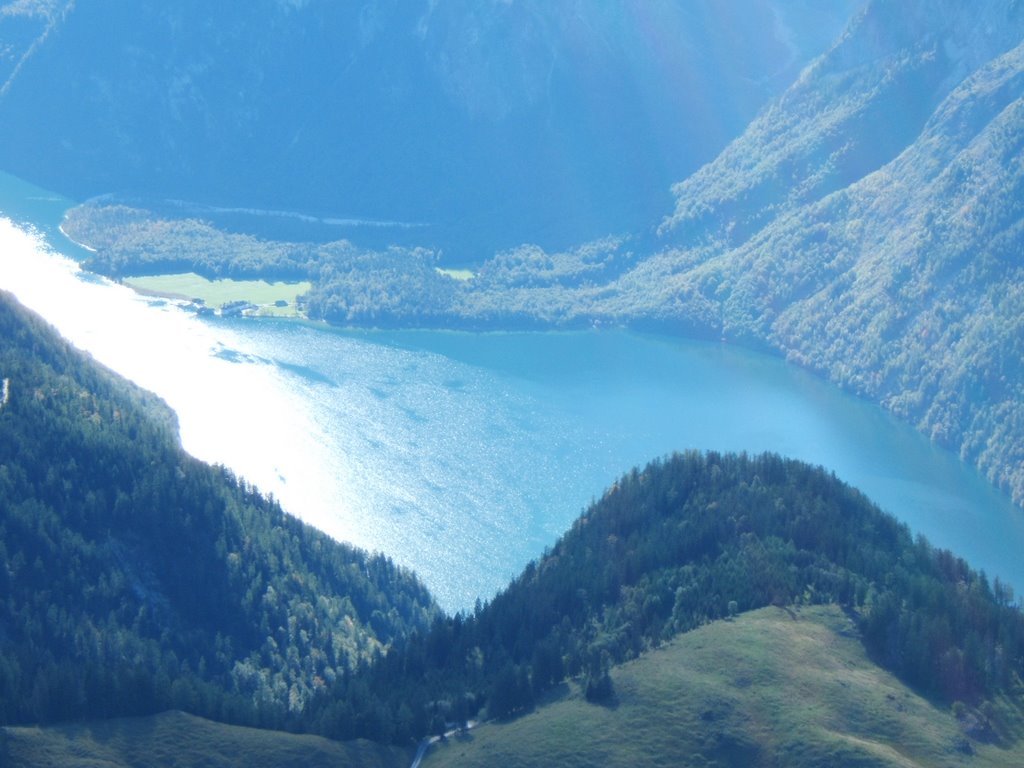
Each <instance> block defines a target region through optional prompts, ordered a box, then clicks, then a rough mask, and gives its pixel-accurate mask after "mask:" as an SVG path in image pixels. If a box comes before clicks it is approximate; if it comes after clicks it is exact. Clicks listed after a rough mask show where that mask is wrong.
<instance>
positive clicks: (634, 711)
mask: <svg viewBox="0 0 1024 768" xmlns="http://www.w3.org/2000/svg"><path fill="white" fill-rule="evenodd" d="M612 679H613V683H614V687H615V694H616V699H615V701H614V703H613V704H612V705H611V706H599V705H594V704H589V703H588V702H587V701H586V700H585V699H584V697H583V696H582V694H581V692H580V691H579V689H578V687H577V686H576V685H575V684H571V685H568V686H564V687H563V689H562V691H561V692H560V693H559V694H557V695H556V696H555V697H554V698H553V700H551V701H548V702H546V703H544V704H543V705H542V706H540V707H538V708H537V710H536V711H534V712H533V713H531V714H528V715H525V716H523V717H521V718H519V719H517V720H514V721H511V722H507V723H498V724H493V723H490V724H485V725H483V726H480V727H479V728H477V729H474V730H473V731H471V732H470V733H469V734H467V735H465V736H462V737H459V738H455V739H451V740H450V741H449V742H448V743H447V744H445V745H441V746H438V747H435V748H434V749H433V750H432V752H431V753H430V754H429V756H428V759H427V760H426V761H425V765H426V766H427V768H437V767H440V766H448V765H452V766H456V765H457V766H491V765H502V766H507V767H509V768H516V767H517V766H528V765H542V764H547V765H559V766H581V767H582V766H592V765H601V766H635V765H645V766H712V765H717V766H740V765H742V766H769V765H770V766H779V765H785V766H822V765H842V766H959V765H964V766H978V767H979V768H980V767H982V766H985V767H988V766H1020V765H1024V747H1022V745H1021V744H1020V743H1012V742H1011V741H1010V740H1008V739H1005V738H1004V739H1003V740H1002V742H1001V743H995V742H997V741H999V740H998V738H995V735H994V738H993V742H992V743H985V741H977V740H972V741H970V742H969V744H968V739H967V738H966V737H965V735H964V732H963V726H962V724H961V723H959V722H958V721H957V720H956V718H954V717H953V715H952V713H951V712H950V710H949V708H948V707H945V706H938V705H935V704H934V703H932V702H930V701H928V700H926V699H924V698H922V697H921V696H919V695H917V694H916V693H914V692H913V691H912V690H910V689H908V688H907V687H906V686H904V685H903V684H902V683H901V682H900V681H899V680H897V679H896V678H895V677H894V676H892V675H891V674H889V673H888V672H886V671H884V670H882V669H881V668H880V667H878V666H877V665H875V664H874V663H872V662H871V660H870V659H869V658H868V657H867V656H866V654H865V652H864V648H863V646H862V644H861V643H860V640H859V639H858V637H857V634H856V630H855V627H854V625H853V623H852V622H851V621H850V620H849V619H848V618H847V617H846V616H845V615H844V614H843V613H842V612H841V611H840V610H839V609H838V608H834V607H805V608H802V609H793V610H788V611H787V610H782V609H777V608H768V609H764V610H760V611H754V612H751V613H748V614H744V615H742V616H739V617H737V618H736V619H735V620H734V621H721V622H716V623H714V624H711V625H708V626H706V627H703V628H701V629H699V630H696V631H694V632H690V633H688V634H686V635H683V636H681V637H679V638H677V639H676V640H675V641H673V642H672V643H671V644H669V645H667V646H665V647H663V648H661V649H658V650H655V651H652V652H650V653H647V654H645V655H644V656H643V657H641V658H640V659H637V660H635V661H632V662H629V663H627V664H624V665H621V666H619V667H616V668H615V669H613V671H612ZM993 720H997V721H998V722H999V723H1000V724H1002V725H1001V726H1000V727H1002V728H1003V729H1004V730H1005V731H1006V733H1008V734H1013V733H1019V730H1020V727H1021V724H1022V723H1024V716H1022V711H1021V702H1020V701H1013V700H1011V699H1009V698H1003V699H1001V700H999V701H998V702H996V717H994V718H993ZM965 749H969V750H970V751H971V752H973V753H974V754H967V753H966V752H965V751H963V750H965Z"/></svg>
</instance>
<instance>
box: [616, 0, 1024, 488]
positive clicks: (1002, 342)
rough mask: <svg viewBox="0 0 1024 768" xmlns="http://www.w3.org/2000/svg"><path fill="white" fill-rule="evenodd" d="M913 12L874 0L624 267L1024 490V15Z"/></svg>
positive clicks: (716, 323) (974, 10) (682, 194)
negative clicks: (633, 266)
mask: <svg viewBox="0 0 1024 768" xmlns="http://www.w3.org/2000/svg"><path fill="white" fill-rule="evenodd" d="M915 8H918V4H913V3H886V2H876V3H874V4H872V5H871V6H869V8H868V10H867V11H866V12H865V14H864V16H863V18H862V19H861V21H860V23H859V25H855V26H853V27H852V28H851V30H850V32H849V33H848V34H847V36H846V37H844V38H843V39H842V40H841V41H840V42H839V43H838V44H837V46H836V47H835V48H834V49H833V50H832V51H831V52H830V53H829V54H828V55H826V56H825V57H823V58H822V59H821V60H819V61H818V62H816V63H815V65H814V66H812V67H811V68H810V69H809V70H808V71H807V72H805V73H804V75H803V77H802V78H801V79H800V81H798V83H797V84H796V85H794V86H793V88H791V89H790V91H788V92H787V93H786V94H785V95H784V96H783V97H782V98H781V99H780V100H779V101H778V102H777V103H776V104H775V105H774V106H773V107H772V108H771V109H770V110H768V112H767V113H766V114H765V115H764V116H762V118H760V119H759V120H758V121H755V123H754V124H752V126H751V127H750V128H749V129H748V131H747V132H746V133H745V134H744V136H743V137H742V138H741V139H739V140H737V141H736V142H735V143H734V144H733V145H732V146H731V147H730V148H729V149H728V150H727V151H726V152H725V153H723V154H722V156H720V157H719V159H718V160H716V161H715V163H713V164H711V165H709V166H707V167H706V168H704V169H702V171H700V172H699V173H698V174H696V175H695V176H694V177H692V178H691V179H689V180H687V181H686V182H684V183H682V184H680V185H678V187H677V188H676V193H677V199H678V202H677V207H676V212H675V214H674V215H673V216H672V217H670V218H669V219H667V220H666V222H665V223H664V225H663V231H664V232H665V236H666V237H667V238H671V239H676V240H678V241H680V242H683V243H687V242H688V243H689V244H688V245H684V246H683V247H681V248H673V249H670V250H667V251H665V252H663V253H661V254H659V255H657V256H655V257H654V258H652V259H651V260H650V261H649V262H648V263H646V264H645V265H643V267H642V272H643V275H642V277H641V275H640V274H637V275H634V276H632V278H631V279H632V280H634V281H638V280H643V283H642V284H643V285H651V284H655V283H658V284H661V285H662V286H663V288H662V290H663V295H664V293H673V292H675V293H676V294H677V295H679V296H683V297H685V298H684V299H682V305H683V306H682V307H681V308H680V314H681V315H683V316H686V315H688V314H689V315H690V316H691V317H692V319H693V320H694V321H698V318H699V321H701V322H705V323H713V327H717V328H718V329H720V330H721V332H722V334H723V335H725V336H726V337H729V338H738V339H748V340H755V341H757V342H764V343H767V344H769V345H771V346H772V347H774V348H776V349H778V350H779V351H781V352H783V353H784V354H786V355H787V356H789V357H790V358H791V359H794V360H796V361H798V362H800V363H802V364H804V365H808V366H810V367H813V368H816V369H818V370H821V371H822V372H824V373H825V374H826V375H827V376H829V377H830V378H832V379H833V380H834V381H836V382H838V383H840V384H842V385H843V386H846V387H849V388H851V389H853V390H854V391H856V392H858V393H860V394H863V395H865V396H867V397H870V398H872V399H875V400H877V401H879V402H880V403H882V404H883V405H884V406H886V407H887V408H889V409H891V410H893V411H894V412H896V413H897V414H899V415H901V416H903V417H904V418H906V419H908V420H910V421H911V422H912V423H914V424H916V425H917V426H918V427H919V428H921V429H922V430H923V431H924V432H925V433H926V434H929V435H930V436H931V437H933V438H934V439H936V440H938V441H939V442H940V443H941V444H943V445H946V446H949V447H951V448H953V449H954V450H955V451H958V452H959V453H960V455H961V456H962V457H963V458H964V459H965V460H967V461H970V462H972V463H976V464H977V465H978V466H979V468H980V469H982V471H983V472H985V473H986V474H987V475H988V477H989V478H990V479H992V480H993V481H994V482H995V483H996V484H998V485H1000V486H1002V487H1004V488H1007V489H1009V490H1010V491H1011V493H1012V494H1013V497H1014V499H1015V500H1016V501H1017V502H1018V503H1021V502H1024V384H1022V381H1024V379H1022V377H1021V373H1022V371H1024V365H1022V364H1024V325H1022V319H1021V318H1022V312H1021V310H1022V308H1024V262H1022V260H1021V254H1022V253H1024V215H1022V214H1024V208H1022V199H1024V198H1022V193H1024V189H1022V178H1024V170H1022V166H1021V149H1022V143H1024V47H1022V46H1021V40H1022V38H1024V10H1022V9H1021V8H1020V7H1019V6H1017V5H1016V4H1014V3H1004V2H998V1H996V0H993V1H992V2H986V3H978V4H970V5H969V6H968V5H964V4H962V3H924V4H921V6H920V8H919V9H918V12H916V13H915V12H914V9H915ZM883 33H884V34H883ZM871 35H873V36H875V37H874V38H873V39H877V41H878V42H877V43H876V48H877V50H876V51H875V54H876V55H875V56H867V55H864V54H863V51H864V50H865V48H867V47H869V44H868V43H865V42H864V41H863V38H864V37H867V36H871ZM854 43H858V44H857V45H854ZM848 49H850V50H849V51H848ZM854 52H857V53H859V54H860V56H859V58H858V57H857V56H855V53H854ZM837 93H838V94H842V98H835V94H837ZM880 137H884V139H885V141H879V138H880ZM850 182H852V183H850ZM698 241H699V243H698ZM638 272H639V271H638ZM636 300H637V301H638V302H639V301H642V300H643V299H642V298H641V297H640V296H636ZM691 313H692V314H691Z"/></svg>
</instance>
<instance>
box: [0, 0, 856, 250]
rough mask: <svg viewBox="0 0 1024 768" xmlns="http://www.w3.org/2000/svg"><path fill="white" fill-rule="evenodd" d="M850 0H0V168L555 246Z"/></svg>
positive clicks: (785, 69) (655, 190)
mask: <svg viewBox="0 0 1024 768" xmlns="http://www.w3.org/2000/svg"><path fill="white" fill-rule="evenodd" d="M857 1H858V0H839V1H838V2H830V3H828V4H827V5H824V6H823V5H822V4H820V3H815V2H810V1H809V0H729V2H721V0H714V1H712V0H696V1H689V0H688V1H687V2H678V1H675V0H673V1H670V2H658V3H639V4H637V3H623V4H619V3H610V4H609V3H603V2H598V1H597V0H584V2H583V3H578V2H569V1H568V0H558V1H556V2H547V1H545V0H515V2H503V1H501V0H485V1H484V2H476V1H469V0H446V1H445V2H440V3H435V2H426V0H413V1H410V2H396V1H395V0H373V1H368V2H346V3H335V2H328V1H327V0H309V1H308V2H281V1H279V0H259V1H258V2H252V3H246V4H244V5H237V4H236V5H231V6H225V5H211V4H209V3H200V2H195V0H175V1H174V2H153V1H152V0H141V1H140V2H135V3H127V4H114V5H112V4H109V3H102V2H95V0H77V2H57V0H38V1H37V2H6V3H0V77H4V82H3V83H2V85H0V167H3V168H4V169H5V170H7V171H9V172H12V173H14V174H15V175H18V176H21V177H22V178H25V179H27V180H30V181H33V182H35V183H38V184H39V185H41V186H43V187H45V188H48V189H55V190H58V191H60V192H63V193H65V194H67V195H68V196H70V197H72V198H77V199H80V200H81V199H85V198H88V197H91V196H94V195H97V194H102V193H108V192H114V193H121V194H135V195H143V196H148V197H149V198H154V199H157V200H160V199H164V198H180V199H183V200H186V201H195V202H199V203H206V204H211V205H218V206H229V207H247V208H264V209H281V210H291V211H300V212H305V213H312V214H315V215H320V216H324V215H326V216H334V217H342V218H352V219H369V220H383V221H399V222H407V223H415V224H425V225H427V226H426V227H422V228H419V229H418V231H417V232H415V233H414V235H415V237H416V238H417V239H416V241H415V242H409V241H408V240H403V244H415V245H427V246H431V247H435V248H441V249H444V250H445V251H446V252H447V253H448V254H449V256H450V257H452V258H457V259H462V260H477V259H480V258H484V257H486V256H488V255H490V254H491V253H493V252H494V251H495V250H498V249H503V248H508V247H512V246H516V245H519V244H520V243H522V242H526V241H531V242H541V243H543V244H545V245H546V246H548V247H564V246H566V245H570V244H572V243H575V242H579V241H582V240H587V239H592V238H594V237H601V236H605V235H607V234H609V233H616V234H622V233H625V232H628V231H633V230H639V229H644V228H647V227H649V226H650V223H651V222H652V221H653V220H654V217H655V215H656V214H657V213H658V212H660V211H661V210H663V208H664V205H665V201H666V200H667V199H668V198H667V196H666V194H667V189H668V187H669V185H670V183H671V182H672V181H674V180H675V179H676V178H678V177H679V176H681V175H684V174H687V173H689V172H690V171H692V170H694V169H696V168H697V167H698V166H699V165H700V164H701V163H703V162H706V161H708V160H710V159H711V158H712V157H713V156H714V155H715V153H716V152H717V151H719V150H720V149H721V148H722V147H723V146H724V145H725V143H726V142H727V141H728V140H729V139H730V138H732V137H734V136H736V135H737V134H738V133H739V132H740V131H741V130H742V129H743V126H744V125H745V124H746V123H747V122H748V121H749V120H750V119H751V118H752V117H753V116H754V115H755V114H756V112H757V110H758V109H759V108H760V107H761V106H762V105H763V104H764V102H765V101H766V99H768V98H769V97H771V96H772V95H775V94H777V93H778V92H779V91H780V90H781V89H782V88H784V87H785V86H786V84H787V83H788V82H789V80H790V79H791V78H792V77H793V76H794V75H795V74H796V73H797V72H798V71H799V69H800V67H801V66H803V65H804V64H805V63H806V62H807V61H808V60H809V59H810V58H812V57H813V56H814V55H816V54H817V53H818V52H820V51H821V50H822V49H823V48H824V47H825V46H826V45H827V44H828V42H829V41H830V40H831V38H832V37H833V36H834V35H835V34H836V33H837V32H838V31H839V30H840V29H841V28H842V25H843V24H844V23H845V21H846V19H847V17H848V15H849V13H850V11H851V9H852V8H853V7H854V5H855V3H856V2H857ZM3 44H6V46H5V45H3ZM246 222H247V224H248V225H256V224H257V223H259V222H258V220H257V219H254V218H251V217H250V218H248V219H246ZM271 223H272V224H273V225H275V226H278V225H280V224H281V223H282V222H280V221H273V222H271ZM263 224H264V225H266V224H267V222H263ZM353 233H354V234H357V235H359V237H362V238H366V239H368V240H369V239H371V238H375V237H378V236H379V233H378V232H377V231H376V230H374V229H372V228H369V229H368V228H361V229H360V228H356V229H354V230H353V229H344V230H341V231H340V234H339V233H336V235H335V236H347V237H351V236H352V235H353ZM277 234H278V236H280V233H279V232H278V233H277ZM387 236H388V237H392V238H405V237H407V233H404V232H403V231H402V230H400V229H391V230H389V231H388V232H387ZM357 239H358V238H357ZM365 244H367V245H381V244H384V245H386V244H388V243H386V242H385V243H378V242H367V243H365Z"/></svg>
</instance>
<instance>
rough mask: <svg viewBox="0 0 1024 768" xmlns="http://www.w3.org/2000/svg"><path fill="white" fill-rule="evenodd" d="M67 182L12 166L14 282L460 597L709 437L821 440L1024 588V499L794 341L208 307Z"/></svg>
mask: <svg viewBox="0 0 1024 768" xmlns="http://www.w3.org/2000/svg"><path fill="white" fill-rule="evenodd" d="M68 205H69V203H68V201H65V200H62V199H60V198H59V197H57V196H55V195H50V194H47V193H45V192H42V191H41V190H38V189H35V188H32V187H30V186H28V185H26V184H24V183H22V182H20V181H18V180H17V179H13V178H11V177H9V176H2V175H0V216H3V217H5V220H0V289H4V290H8V291H11V292H13V293H14V294H15V295H16V296H18V297H19V299H20V300H21V301H22V302H23V303H25V304H26V305H27V306H29V307H31V308H33V309H34V310H35V311H37V312H39V313H40V314H41V315H43V316H44V317H45V318H47V320H49V321H50V322H51V323H53V324H54V325H55V326H56V327H57V328H58V330H60V331H61V333H62V334H64V335H65V336H66V337H68V338H69V339H71V340H72V342H73V343H75V344H76V345H77V346H79V347H81V348H83V349H85V350H87V351H89V352H90V353H91V354H92V355H93V356H94V357H96V358H97V359H98V360H100V361H101V362H103V363H105V364H106V365H108V366H109V367H111V368H113V369H114V370H116V371H118V372H120V373H122V374H124V375H125V376H127V377H129V378H131V379H133V380H135V381H137V382H138V383H139V384H141V385H142V386H145V387H146V388H148V389H152V390H153V391H155V392H157V393H158V394H159V395H161V396H162V397H163V398H164V399H165V400H167V402H168V403H169V404H170V405H171V406H172V407H173V408H174V409H175V410H176V412H177V413H178V417H179V422H180V425H181V435H182V442H183V445H184V446H185V448H186V449H187V450H189V451H190V452H191V453H193V454H194V455H196V456H198V457H200V458H202V459H204V460H207V461H215V462H220V463H223V464H225V465H227V466H229V467H231V468H232V469H233V470H234V471H235V472H237V473H238V474H240V475H242V476H244V477H246V478H247V479H248V480H249V481H251V482H253V483H255V484H256V485H257V486H259V487H260V488H261V489H263V490H264V491H266V492H270V493H273V495H274V496H275V497H276V498H278V499H279V500H280V501H281V502H282V504H283V505H284V507H285V508H286V509H288V510H289V511H291V512H293V513H295V514H297V515H298V516H300V517H302V518H303V519H305V520H307V521H309V522H310V523H312V524H314V525H316V526H317V527H319V528H321V529H323V530H325V531H326V532H328V533H330V534H331V535H333V536H335V537H336V538H339V539H342V540H345V541H350V542H353V543H355V544H357V545H359V546H361V547H364V548H367V549H370V550H378V551H382V552H384V553H386V554H388V555H390V556H391V557H393V558H394V559H395V560H396V561H397V562H399V563H401V564H403V565H406V566H409V567H411V568H413V569H415V570H416V571H417V573H419V574H420V576H421V577H422V578H423V579H424V580H425V581H426V583H427V585H428V586H429V587H430V588H431V589H432V591H433V592H434V594H435V595H436V596H437V598H438V600H439V601H440V602H441V604H442V605H443V606H444V607H446V608H448V609H452V610H457V609H460V608H471V607H472V605H473V603H474V601H475V600H476V599H477V598H478V597H479V598H483V599H486V598H488V597H490V596H492V595H493V594H494V593H495V591H496V590H498V589H500V588H501V587H502V586H503V585H504V584H505V583H507V581H508V580H509V578H510V577H512V576H514V575H515V574H516V573H518V572H519V571H520V569H521V568H522V567H523V566H524V565H525V564H526V563H527V562H528V561H529V560H531V559H533V558H536V557H538V556H540V555H541V554H542V553H543V551H544V549H545V547H548V546H550V545H551V544H553V543H554V541H555V540H556V538H557V537H558V536H559V535H560V534H561V533H562V532H563V531H564V530H565V529H566V528H567V527H568V526H569V524H570V523H571V522H572V520H573V519H574V518H575V517H576V516H577V515H578V514H579V512H580V511H581V510H582V509H583V508H584V507H585V506H586V505H587V504H588V503H589V502H590V501H591V500H592V499H594V498H597V497H599V496H600V495H601V494H602V493H603V491H604V489H605V488H606V487H608V486H609V485H610V484H611V483H612V482H613V481H614V480H615V479H616V477H618V476H619V475H620V474H622V473H624V472H626V471H627V470H628V469H629V468H631V467H633V466H635V465H638V464H643V463H646V462H647V461H649V460H651V459H653V458H655V457H659V456H663V455H665V454H667V453H669V452H671V451H677V450H685V449H690V448H697V449H714V450H720V451H726V450H728V451H741V450H746V451H748V452H759V451H764V450H771V451H776V452H778V453H781V454H784V455H787V456H792V457H795V458H799V459H803V460H806V461H809V462H812V463H815V464H821V465H823V466H825V467H826V468H828V469H830V470H832V471H834V472H835V474H836V475H837V476H839V477H840V478H841V479H843V480H845V481H847V482H849V483H851V484H852V485H855V486H857V487H858V488H860V489H861V490H863V491H864V492H865V493H866V494H867V495H868V496H870V497H871V498H872V499H873V500H875V501H876V502H877V503H878V504H879V505H880V506H882V507H883V508H884V509H887V510H889V511H891V512H892V513H893V514H895V515H896V516H897V517H898V518H900V519H901V520H903V521H905V522H907V523H908V524H909V525H910V526H911V528H912V529H913V530H914V531H915V532H920V533H923V534H925V535H926V536H928V538H929V539H931V540H932V541H933V543H935V544H937V545H939V546H943V547H948V548H950V549H953V550H954V551H955V552H956V553H957V554H960V555H962V556H964V557H966V558H967V559H968V560H969V561H970V562H971V563H972V564H973V565H975V566H976V567H980V568H984V569H985V571H986V572H987V573H988V574H989V576H990V577H991V576H996V575H998V576H1000V577H1001V578H1003V579H1004V580H1006V581H1008V582H1010V583H1011V584H1013V585H1014V586H1015V587H1016V588H1017V589H1018V591H1020V590H1021V588H1024V559H1022V558H1021V557H1020V553H1021V552H1024V513H1022V512H1021V511H1020V510H1018V509H1017V508H1015V507H1014V506H1013V505H1012V504H1011V503H1010V502H1009V499H1008V497H1006V496H1005V495H1004V494H1002V493H1000V492H998V491H997V490H996V489H994V488H993V487H992V486H990V485H989V484H988V483H986V482H985V481H984V479H983V478H982V477H980V476H979V475H978V473H977V472H975V471H974V470H973V469H972V468H970V467H968V466H966V465H964V464H963V463H962V462H960V461H959V460H958V459H957V458H956V457H955V456H954V455H952V454H950V453H949V452H947V451H944V450H940V449H938V448H936V447H935V446H933V445H931V444H930V443H929V442H928V441H927V440H926V439H925V438H924V437H923V436H921V435H919V434H918V433H916V432H915V431H914V430H913V429H912V428H910V427H909V426H907V425H905V424H902V423H899V422H897V421H896V420H894V419H893V418H891V417H890V416H888V415H887V414H886V413H885V412H883V411H882V410H881V409H879V408H877V407H875V406H873V405H871V404H869V403H866V402H863V401H861V400H858V399H857V398H854V397H852V396H849V395H847V394H845V393H843V392H842V391H840V390H838V389H836V388H834V387H832V386H830V385H829V384H827V383H825V382H824V381H822V380H820V379H818V378H816V377H815V376H812V375H810V374H809V373H807V372H805V371H802V370H800V369H797V368H794V367H791V366H789V365H787V364H785V363H784V362H782V361H781V360H778V359H776V358H773V357H770V356H766V355H763V354H759V353H754V352H750V351H748V350H744V349H740V348H736V347H733V346H730V345H726V344H719V343H709V342H697V341H688V340H683V339H678V338H668V337H659V336H650V335H643V334H637V333H631V332H627V331H608V330H602V331H592V332H579V333H487V334H472V333H461V332H434V331H430V332H428V331H404V332H383V331H379V332H378V331H340V330H336V329H330V328H326V327H323V326H317V325H312V324H304V323H299V322H289V321H273V320H245V319H236V320H222V319H218V318H210V319H200V318H198V317H196V316H195V315H193V314H189V313H187V312H185V311H184V310H182V309H181V308H179V307H177V306H175V305H174V304H172V303H166V302H162V301H155V300H152V299H145V298H142V297H139V296H137V295H135V294H134V293H133V292H132V291H130V290H128V289H127V288H124V287H122V286H119V285H116V284H113V283H110V282H109V281H106V280H103V279H100V278H97V277H95V276H90V275H84V274H82V273H81V272H80V271H79V270H78V268H77V265H76V263H75V262H74V261H73V260H72V259H73V258H75V257H80V256H81V252H80V251H79V250H78V249H77V248H76V247H75V246H74V245H73V244H71V243H70V242H69V241H67V240H66V239H65V238H63V236H62V235H61V234H60V232H59V230H58V229H57V227H58V225H59V222H60V217H61V214H62V213H63V211H64V210H65V208H66V207H67V206H68ZM12 222H13V223H12ZM68 257H70V258H68Z"/></svg>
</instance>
